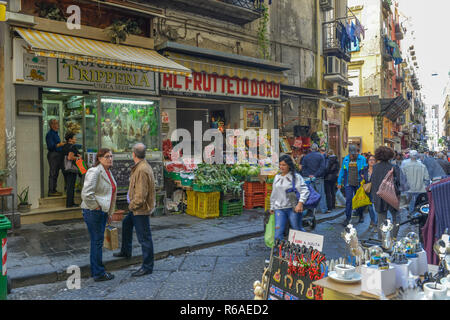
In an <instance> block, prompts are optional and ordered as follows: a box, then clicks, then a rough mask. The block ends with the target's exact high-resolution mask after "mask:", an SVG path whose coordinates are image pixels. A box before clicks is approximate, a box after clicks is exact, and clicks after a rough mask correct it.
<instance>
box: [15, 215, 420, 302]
mask: <svg viewBox="0 0 450 320" xmlns="http://www.w3.org/2000/svg"><path fill="white" fill-rule="evenodd" d="M405 216H406V214H405V213H403V214H402V220H404V219H405ZM342 221H343V217H340V218H337V219H336V220H332V221H326V222H322V223H320V224H319V225H318V226H317V229H316V231H315V233H317V234H321V235H323V236H324V249H323V252H324V253H325V254H326V255H327V259H337V258H339V257H343V256H345V255H348V252H347V248H346V244H345V242H344V240H343V239H342V238H341V235H340V233H341V232H342V230H343V227H342V226H341V223H342ZM369 223H370V219H369V217H368V215H367V214H366V217H365V222H364V223H362V224H358V225H356V228H357V230H358V233H359V235H360V239H363V238H367V237H369V236H373V233H370V232H367V230H368V226H369ZM410 231H414V228H413V227H411V226H410V225H405V226H403V227H401V229H400V233H399V235H400V236H405V235H406V234H407V233H408V232H410ZM269 255H270V250H269V249H268V248H267V247H266V246H265V245H264V238H263V237H257V238H253V239H249V240H245V241H238V242H234V243H230V244H226V245H218V246H214V247H211V248H207V249H202V250H198V251H194V252H191V253H189V254H183V255H179V256H171V257H168V258H166V259H162V260H157V261H155V268H154V271H153V274H151V275H147V276H143V277H141V278H133V277H131V275H130V274H131V272H132V271H135V270H137V269H138V268H139V265H136V266H131V267H127V268H125V269H122V270H119V271H113V274H114V275H115V276H116V278H115V279H114V280H112V281H107V282H94V281H93V279H92V278H89V279H86V278H83V279H82V280H81V289H80V290H76V289H72V290H68V289H67V285H66V282H65V281H62V282H58V283H52V284H42V285H36V286H28V287H23V288H17V289H14V290H13V292H12V293H11V294H10V295H9V296H8V299H10V300H27V299H33V300H47V299H51V300H67V299H68V300H79V299H81V300H90V299H99V300H104V299H106V300H108V299H120V300H124V299H132V300H136V299H139V300H142V299H156V300H157V299H169V300H252V299H253V298H254V295H253V289H252V288H253V282H254V281H255V280H261V276H262V272H263V268H264V264H265V262H264V261H265V260H266V259H268V258H269Z"/></svg>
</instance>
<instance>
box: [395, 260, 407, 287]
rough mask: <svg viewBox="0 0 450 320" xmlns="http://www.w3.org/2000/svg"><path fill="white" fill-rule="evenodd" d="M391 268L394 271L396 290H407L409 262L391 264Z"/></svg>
mask: <svg viewBox="0 0 450 320" xmlns="http://www.w3.org/2000/svg"><path fill="white" fill-rule="evenodd" d="M392 266H393V267H394V269H395V286H396V288H397V289H399V288H407V287H408V277H409V270H410V266H411V261H408V263H405V264H396V263H393V264H392Z"/></svg>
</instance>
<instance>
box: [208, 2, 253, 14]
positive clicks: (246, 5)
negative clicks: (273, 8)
mask: <svg viewBox="0 0 450 320" xmlns="http://www.w3.org/2000/svg"><path fill="white" fill-rule="evenodd" d="M217 1H221V2H225V3H228V4H232V5H234V6H237V7H241V8H244V9H248V10H252V11H255V12H261V11H262V2H261V1H258V0H217Z"/></svg>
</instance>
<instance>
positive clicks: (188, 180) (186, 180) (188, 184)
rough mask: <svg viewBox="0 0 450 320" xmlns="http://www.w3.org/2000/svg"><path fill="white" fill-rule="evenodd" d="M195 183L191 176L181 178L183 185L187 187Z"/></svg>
mask: <svg viewBox="0 0 450 320" xmlns="http://www.w3.org/2000/svg"><path fill="white" fill-rule="evenodd" d="M193 184H194V180H192V179H189V178H181V185H182V186H185V187H190V186H192V185H193Z"/></svg>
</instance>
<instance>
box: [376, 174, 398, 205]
mask: <svg viewBox="0 0 450 320" xmlns="http://www.w3.org/2000/svg"><path fill="white" fill-rule="evenodd" d="M377 196H379V197H380V198H381V199H383V200H384V201H386V202H387V203H388V204H389V205H390V206H391V207H392V208H394V209H396V210H397V211H398V210H400V203H399V200H398V198H397V194H396V192H395V185H394V168H392V169H391V170H389V172H388V173H387V174H386V176H385V177H384V179H383V181H382V182H381V185H380V188H379V189H378V191H377Z"/></svg>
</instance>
